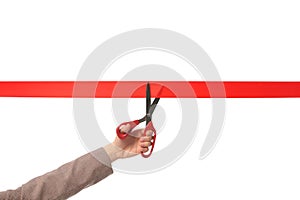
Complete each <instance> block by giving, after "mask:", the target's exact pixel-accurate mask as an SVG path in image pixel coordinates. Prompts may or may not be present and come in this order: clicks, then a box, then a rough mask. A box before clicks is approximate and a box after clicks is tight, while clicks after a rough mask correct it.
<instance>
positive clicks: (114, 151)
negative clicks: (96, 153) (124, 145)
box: [104, 143, 122, 162]
mask: <svg viewBox="0 0 300 200" xmlns="http://www.w3.org/2000/svg"><path fill="white" fill-rule="evenodd" d="M104 150H105V151H106V153H107V155H108V156H109V158H110V160H111V162H113V161H115V160H117V159H119V158H121V157H122V156H121V154H122V150H121V149H120V148H118V147H117V146H115V145H114V144H113V143H110V144H108V145H106V146H105V147H104Z"/></svg>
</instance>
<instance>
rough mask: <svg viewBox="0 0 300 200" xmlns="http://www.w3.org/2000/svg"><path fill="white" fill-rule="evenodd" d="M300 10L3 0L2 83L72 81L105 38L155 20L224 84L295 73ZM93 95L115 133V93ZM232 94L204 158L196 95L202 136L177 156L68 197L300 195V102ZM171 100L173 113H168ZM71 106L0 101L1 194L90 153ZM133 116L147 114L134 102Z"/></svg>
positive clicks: (167, 134)
mask: <svg viewBox="0 0 300 200" xmlns="http://www.w3.org/2000/svg"><path fill="white" fill-rule="evenodd" d="M299 8H300V5H299V3H298V1H262V0H260V1H247V2H246V1H232V0H229V1H214V0H211V1H184V2H183V1H181V2H179V1H174V0H172V1H156V0H153V1H147V2H146V1H106V2H102V3H101V2H99V1H81V2H79V1H51V2H47V3H42V1H1V3H0V80H1V81H5V80H54V81H55V80H75V79H76V76H77V74H78V72H79V69H80V67H81V65H82V63H83V62H84V60H85V59H86V57H87V56H88V55H89V54H90V53H91V52H92V51H93V49H95V48H96V47H97V46H98V45H100V44H101V43H102V42H104V41H105V40H107V39H109V38H110V37H112V36H114V35H116V34H119V33H122V32H125V31H129V30H132V29H138V28H148V27H152V28H164V29H170V30H174V31H177V32H179V33H182V34H184V35H186V36H188V37H190V38H191V39H193V40H194V41H196V42H197V43H198V44H199V45H201V46H202V47H203V48H204V49H205V51H206V52H207V53H208V54H209V56H210V57H211V58H212V60H213V61H214V63H215V64H216V66H217V68H218V70H219V73H220V75H221V77H222V79H223V80H233V81H234V80H237V81H238V80H243V81H246V80H249V81H250V80H253V81H260V80H265V81H299V66H300V60H299V52H300V38H299V35H300V26H299V21H300V20H299V19H300V12H299ZM158 57H159V56H158ZM133 60H134V59H133ZM159 62H164V59H162V60H161V61H159V60H156V62H155V63H157V64H159ZM170 62H171V61H170ZM135 64H136V63H135ZM145 64H147V63H145ZM170 67H173V65H172V66H170ZM174 68H176V66H175V65H174ZM119 75H120V76H121V74H119ZM108 79H109V75H108ZM173 101H174V100H170V99H164V100H163V101H161V104H160V105H161V107H162V108H164V107H166V109H165V114H166V117H167V120H166V122H165V129H163V130H162V131H161V140H160V138H158V139H157V141H158V145H160V148H163V147H164V145H167V143H168V142H170V141H168V138H170V140H171V139H172V138H173V137H174V136H173V135H174V134H176V130H175V131H174V132H173V131H172V130H171V129H172V125H176V122H178V121H180V114H181V113H180V109H178V108H177V107H178V104H176V102H173ZM95 102H96V106H95V107H96V108H95V109H96V110H97V111H98V112H99V113H97V115H98V116H99V115H100V116H108V117H107V118H106V120H107V124H108V125H107V126H106V127H103V129H104V130H105V134H107V135H109V136H111V135H114V134H115V133H114V129H115V126H116V125H117V123H116V122H115V121H114V119H113V118H112V115H111V110H110V109H106V110H105V109H104V108H105V107H107V105H110V100H101V99H97V100H95ZM135 102H136V103H137V105H142V104H141V103H140V102H138V101H137V100H136V101H135ZM169 102H173V103H172V104H169ZM226 102H227V105H226V121H225V124H224V129H223V132H222V137H221V139H220V141H219V143H218V145H217V146H216V148H215V149H214V151H213V152H212V153H211V154H210V155H209V156H208V157H207V158H206V159H204V160H198V156H199V152H200V148H201V145H202V142H203V138H204V137H205V134H206V133H207V129H208V127H209V122H210V116H211V109H210V108H211V107H210V106H211V102H210V99H199V100H198V103H199V104H198V106H199V109H200V112H201V114H200V117H199V133H198V135H197V137H196V139H195V141H194V143H193V144H192V146H191V148H190V149H189V151H188V152H187V153H186V154H185V155H184V157H182V158H181V159H180V160H179V161H178V162H176V163H175V164H173V165H172V166H170V167H168V168H166V169H164V170H162V171H159V172H157V173H152V174H147V175H128V174H122V173H118V172H115V173H114V174H113V175H112V176H110V177H108V178H107V179H105V180H103V181H102V182H100V183H98V184H97V185H94V186H92V187H90V188H88V189H85V190H83V191H82V192H80V193H79V194H77V195H76V196H74V197H72V198H71V199H121V198H125V199H129V198H131V199H153V198H155V199H158V198H159V199H162V198H168V199H172V198H176V199H182V198H189V199H191V198H192V199H196V198H197V199H229V198H230V199H299V198H300V193H299V186H300V181H299V180H300V171H299V169H300V162H299V152H300V145H299V142H300V131H299V130H300V128H299V112H300V100H299V99H227V100H226ZM167 105H172V106H174V107H176V108H174V109H176V110H177V111H176V112H177V113H174V114H170V111H169V110H170V109H171V110H172V106H167ZM72 106H73V105H72V99H39V98H35V99H34V98H27V99H26V98H0V159H1V161H0V190H6V189H14V188H16V187H18V186H20V185H21V184H22V183H25V182H27V181H28V180H30V179H31V178H34V177H36V176H38V175H42V174H43V173H46V172H48V171H50V170H53V169H55V168H57V167H59V166H60V165H62V164H63V163H65V162H68V161H71V160H73V159H75V158H77V157H78V156H80V155H83V154H85V153H86V149H85V148H84V147H83V145H82V144H81V141H80V139H79V137H78V135H77V132H76V128H75V125H74V120H73V111H72ZM134 107H135V106H133V105H130V110H132V109H134ZM102 108H103V109H102ZM142 110H143V109H142ZM130 113H131V115H132V117H136V115H140V114H139V113H140V112H139V110H134V111H130ZM100 116H99V119H100V118H101V117H100ZM174 122H175V123H174ZM105 124H106V123H105ZM170 127H171V128H170ZM168 128H169V129H170V130H171V131H167V130H168ZM175 129H176V127H175ZM172 134H173V135H172Z"/></svg>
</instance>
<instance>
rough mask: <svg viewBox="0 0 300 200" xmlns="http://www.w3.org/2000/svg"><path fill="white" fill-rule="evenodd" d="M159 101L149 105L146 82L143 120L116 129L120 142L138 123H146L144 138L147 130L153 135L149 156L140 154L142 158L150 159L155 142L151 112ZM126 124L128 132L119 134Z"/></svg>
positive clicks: (148, 90)
mask: <svg viewBox="0 0 300 200" xmlns="http://www.w3.org/2000/svg"><path fill="white" fill-rule="evenodd" d="M161 90H162V87H161V89H160V91H161ZM159 99H160V98H155V99H154V101H153V102H152V104H151V91H150V84H149V82H148V83H147V86H146V115H145V116H144V117H143V118H141V119H138V120H134V121H129V122H124V123H122V124H120V125H119V126H118V127H117V129H116V132H117V135H118V137H119V138H120V139H121V140H123V139H125V138H126V137H127V136H128V133H129V132H131V131H132V129H134V128H135V127H136V126H137V125H139V124H140V123H142V122H144V121H146V128H145V130H144V136H146V132H147V131H149V130H150V131H152V132H153V135H152V140H153V142H152V143H151V146H152V147H151V150H150V152H149V154H144V153H143V152H141V154H142V156H143V157H144V158H148V157H150V156H151V154H152V152H153V149H154V145H155V140H156V130H155V128H154V126H153V123H152V114H153V112H154V110H155V108H156V105H157V104H158V102H159ZM127 124H129V126H130V129H129V130H128V133H125V132H121V126H123V125H127Z"/></svg>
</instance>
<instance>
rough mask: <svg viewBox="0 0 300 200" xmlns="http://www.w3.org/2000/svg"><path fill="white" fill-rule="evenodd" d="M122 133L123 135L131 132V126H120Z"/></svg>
mask: <svg viewBox="0 0 300 200" xmlns="http://www.w3.org/2000/svg"><path fill="white" fill-rule="evenodd" d="M120 131H121V132H123V133H128V132H130V124H126V125H122V126H120Z"/></svg>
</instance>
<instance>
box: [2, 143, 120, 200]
mask: <svg viewBox="0 0 300 200" xmlns="http://www.w3.org/2000/svg"><path fill="white" fill-rule="evenodd" d="M114 153H115V152H111V153H110V154H111V155H114ZM111 155H110V156H111ZM94 156H96V157H98V158H101V160H102V161H103V162H104V163H106V164H103V163H101V162H100V161H98V159H96V158H95V157H94ZM110 156H109V155H108V153H106V151H105V150H104V148H100V149H98V150H96V151H94V152H92V153H88V154H86V155H84V156H81V157H80V158H78V159H76V160H74V161H72V162H69V163H67V164H64V165H63V166H61V167H59V168H58V169H56V170H54V171H52V172H49V173H47V174H45V175H43V176H40V177H37V178H35V179H32V180H31V181H29V182H28V183H26V184H24V185H23V186H22V187H20V188H18V189H17V190H9V191H6V192H2V193H0V199H1V200H2V199H22V200H23V199H66V198H68V197H70V196H72V195H74V194H76V193H78V192H79V191H80V190H82V189H84V188H86V187H88V186H91V185H93V184H95V183H97V182H99V181H101V180H102V179H104V178H105V177H107V176H108V175H110V174H112V173H113V171H112V168H111V165H110V164H111V158H110ZM112 158H113V157H112ZM107 165H108V166H107Z"/></svg>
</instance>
